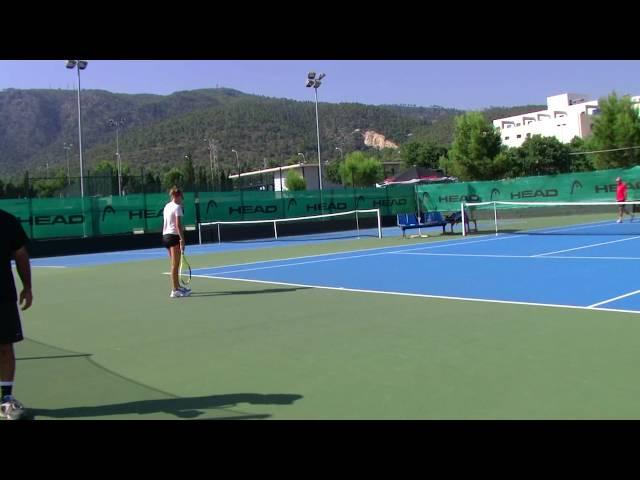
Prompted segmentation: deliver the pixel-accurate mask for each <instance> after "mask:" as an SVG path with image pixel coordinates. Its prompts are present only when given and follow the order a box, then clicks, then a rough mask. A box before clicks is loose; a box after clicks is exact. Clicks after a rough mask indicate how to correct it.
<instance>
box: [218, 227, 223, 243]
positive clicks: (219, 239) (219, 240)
mask: <svg viewBox="0 0 640 480" xmlns="http://www.w3.org/2000/svg"><path fill="white" fill-rule="evenodd" d="M218 243H222V239H221V238H220V224H219V223H218Z"/></svg>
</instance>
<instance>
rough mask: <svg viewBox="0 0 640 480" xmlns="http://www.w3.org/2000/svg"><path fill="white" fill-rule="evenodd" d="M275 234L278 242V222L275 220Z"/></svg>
mask: <svg viewBox="0 0 640 480" xmlns="http://www.w3.org/2000/svg"><path fill="white" fill-rule="evenodd" d="M273 233H274V234H275V236H276V240H277V239H278V221H277V220H274V221H273Z"/></svg>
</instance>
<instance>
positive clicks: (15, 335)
mask: <svg viewBox="0 0 640 480" xmlns="http://www.w3.org/2000/svg"><path fill="white" fill-rule="evenodd" d="M26 244H27V235H26V233H25V232H24V229H23V228H22V225H20V222H19V221H18V219H17V218H16V217H14V216H13V215H11V214H10V213H7V212H5V211H4V210H0V387H1V388H2V399H1V403H0V418H4V419H7V420H18V419H20V418H23V416H24V415H25V409H24V407H23V406H22V404H21V403H20V402H18V401H17V400H16V399H15V397H14V396H13V392H12V389H13V380H14V378H15V371H16V358H15V353H14V350H13V344H14V343H16V342H19V341H21V340H22V339H23V337H22V325H21V323H20V313H19V312H18V304H17V302H18V296H17V295H16V285H15V282H14V279H13V272H12V271H11V260H12V259H14V260H15V261H16V269H17V270H18V275H19V276H20V280H21V281H22V291H21V292H20V306H21V308H22V310H26V309H27V308H29V307H30V306H31V302H32V301H33V295H32V293H31V265H30V263H29V254H28V252H27V248H26Z"/></svg>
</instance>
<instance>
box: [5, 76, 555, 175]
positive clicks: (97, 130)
mask: <svg viewBox="0 0 640 480" xmlns="http://www.w3.org/2000/svg"><path fill="white" fill-rule="evenodd" d="M81 105H82V131H83V140H82V141H83V157H84V168H85V174H86V171H87V170H88V171H89V172H90V171H91V169H92V168H95V166H96V165H97V164H98V162H100V161H102V160H109V161H112V162H115V158H116V156H115V152H116V130H115V128H114V127H113V126H110V125H109V120H117V121H120V120H122V126H121V127H120V128H119V131H118V139H119V148H120V154H121V159H122V162H123V164H125V165H128V166H129V168H131V170H132V171H134V172H135V171H138V170H139V169H141V168H145V169H148V168H151V169H160V170H168V169H169V168H171V167H174V166H179V165H181V162H182V160H183V158H184V156H185V155H186V154H189V155H191V157H192V159H193V161H194V164H195V165H196V166H197V165H205V166H206V167H207V168H208V167H209V165H210V160H211V158H210V151H209V145H210V142H208V141H206V140H205V139H212V140H214V151H215V159H216V161H217V165H218V166H219V167H220V168H224V169H226V170H233V171H235V169H236V165H237V163H236V156H235V153H233V152H232V151H231V150H232V149H234V150H236V151H237V152H238V161H239V162H240V164H241V169H242V170H243V171H246V170H251V169H255V168H261V167H263V166H264V165H265V164H267V165H269V166H276V165H281V164H284V163H288V162H291V161H293V160H294V159H296V160H297V158H298V157H297V154H298V152H302V153H305V156H306V157H307V161H309V162H312V161H315V159H316V156H317V153H316V151H317V138H316V123H315V122H316V119H315V104H314V102H313V101H308V102H302V101H295V100H289V99H282V98H270V97H263V96H258V95H251V94H246V93H243V92H240V91H238V90H234V89H229V88H213V89H201V90H191V91H182V92H175V93H173V94H171V95H151V94H122V93H112V92H108V91H104V90H82V92H81ZM77 108H78V104H77V92H76V90H62V89H58V90H53V89H49V90H47V89H34V90H21V89H13V88H10V89H6V90H2V91H0V176H1V177H8V178H19V177H21V176H22V175H23V174H24V172H25V171H26V170H28V171H29V174H30V176H31V177H44V176H45V172H46V166H47V165H48V168H50V169H52V170H55V169H60V168H64V169H65V170H66V157H65V154H67V153H68V154H69V159H70V162H69V163H70V165H71V175H72V176H73V175H77V174H78V171H79V167H78V161H77V160H78V148H77V144H78V110H77ZM544 108H545V107H544V105H542V106H541V105H523V106H515V107H492V108H489V109H486V110H484V111H483V113H484V114H485V116H486V117H487V119H489V120H493V119H495V118H500V117H505V116H510V115H517V114H519V113H525V112H527V111H534V110H540V109H544ZM318 112H319V113H318V115H319V124H320V140H321V142H320V143H321V154H322V155H323V160H324V159H327V160H331V159H334V158H336V159H337V158H339V155H340V153H339V152H338V151H337V150H336V147H339V148H341V149H342V151H343V152H344V153H348V152H349V151H352V150H366V149H368V148H371V147H367V146H366V145H365V143H364V132H366V131H374V132H376V133H378V134H380V135H382V136H384V137H385V138H386V139H387V140H389V141H390V142H393V143H394V144H396V145H399V146H402V144H404V143H406V142H408V141H413V140H432V141H434V142H436V143H439V144H442V145H449V144H450V143H451V141H452V139H453V133H454V122H455V117H456V116H457V115H461V114H463V113H464V111H462V110H457V109H453V108H446V107H440V106H435V105H434V106H430V107H420V106H408V105H377V106H376V105H364V104H358V103H337V104H332V103H323V102H321V103H320V104H319V106H318ZM65 143H68V144H73V146H72V147H71V149H70V150H68V151H65V149H64V148H63V146H64V144H65Z"/></svg>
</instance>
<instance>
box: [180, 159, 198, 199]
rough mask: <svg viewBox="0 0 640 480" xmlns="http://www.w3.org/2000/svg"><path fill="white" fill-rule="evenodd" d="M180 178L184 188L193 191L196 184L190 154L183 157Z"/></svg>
mask: <svg viewBox="0 0 640 480" xmlns="http://www.w3.org/2000/svg"><path fill="white" fill-rule="evenodd" d="M182 178H183V185H184V188H185V189H188V190H193V187H194V185H195V182H196V171H195V169H194V168H193V160H192V159H191V154H190V153H188V154H186V155H185V156H184V161H183V163H182Z"/></svg>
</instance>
